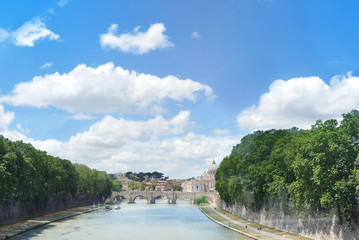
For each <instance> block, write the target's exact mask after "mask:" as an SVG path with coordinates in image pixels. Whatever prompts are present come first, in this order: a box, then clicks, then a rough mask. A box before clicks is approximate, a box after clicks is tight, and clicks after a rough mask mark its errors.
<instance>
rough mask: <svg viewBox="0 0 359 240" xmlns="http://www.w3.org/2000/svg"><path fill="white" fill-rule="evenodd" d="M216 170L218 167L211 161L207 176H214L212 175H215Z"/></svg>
mask: <svg viewBox="0 0 359 240" xmlns="http://www.w3.org/2000/svg"><path fill="white" fill-rule="evenodd" d="M217 169H218V165H217V164H216V162H215V161H214V160H213V162H212V164H211V165H209V168H208V174H209V175H214V174H216V172H217Z"/></svg>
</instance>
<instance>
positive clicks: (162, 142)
mask: <svg viewBox="0 0 359 240" xmlns="http://www.w3.org/2000/svg"><path fill="white" fill-rule="evenodd" d="M79 135H81V137H79V136H74V137H72V138H71V139H70V141H68V142H60V141H56V140H48V141H37V142H35V143H34V145H35V146H36V147H38V148H39V149H42V150H45V151H47V152H48V153H50V154H53V155H55V156H60V157H62V158H65V159H70V160H71V161H73V162H78V163H84V164H86V165H88V166H89V167H91V168H96V169H99V170H105V171H107V172H118V171H121V172H126V171H137V172H138V171H155V170H156V171H160V172H163V173H165V174H166V175H169V176H171V177H172V178H188V177H192V176H199V175H200V174H201V173H202V172H203V171H204V170H206V169H207V167H208V165H209V163H210V162H211V161H212V159H216V161H217V163H219V162H220V161H221V160H222V159H223V157H225V156H227V155H228V154H230V152H231V150H232V147H233V146H234V145H236V144H238V143H239V142H240V139H241V138H240V137H234V136H222V137H208V136H205V135H196V134H194V133H188V134H187V135H185V136H183V137H179V136H167V137H165V138H164V139H163V138H153V137H150V138H149V139H142V140H141V139H137V138H134V137H133V136H131V137H130V138H128V137H125V138H126V140H123V139H122V138H123V136H120V135H122V134H119V135H115V136H113V134H112V132H106V131H98V132H92V134H89V132H84V133H81V134H79ZM100 139H101V140H105V141H100Z"/></svg>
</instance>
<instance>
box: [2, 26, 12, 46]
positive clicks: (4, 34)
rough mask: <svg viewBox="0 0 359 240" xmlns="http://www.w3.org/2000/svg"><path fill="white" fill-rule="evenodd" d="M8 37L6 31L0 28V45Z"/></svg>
mask: <svg viewBox="0 0 359 240" xmlns="http://www.w3.org/2000/svg"><path fill="white" fill-rule="evenodd" d="M9 36H10V34H9V33H8V31H6V30H5V29H2V28H0V43H1V42H4V41H5V40H6V39H7V38H8V37H9Z"/></svg>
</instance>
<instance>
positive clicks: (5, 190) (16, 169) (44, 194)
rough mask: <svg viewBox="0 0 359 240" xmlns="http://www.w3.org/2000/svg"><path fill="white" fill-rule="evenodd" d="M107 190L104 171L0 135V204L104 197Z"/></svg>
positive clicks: (109, 192) (109, 186) (107, 177)
mask: <svg viewBox="0 0 359 240" xmlns="http://www.w3.org/2000/svg"><path fill="white" fill-rule="evenodd" d="M111 191H112V179H111V178H110V176H109V175H107V174H106V173H105V172H100V171H97V170H95V169H90V168H88V167H87V166H85V165H82V164H72V163H71V162H70V161H68V160H64V159H60V158H57V157H53V156H50V155H47V154H46V152H43V151H39V150H37V149H35V148H34V147H33V146H31V145H30V144H25V143H23V142H21V141H17V142H12V141H10V140H8V139H5V138H4V137H2V136H0V204H4V203H6V204H8V203H11V202H14V201H17V200H23V201H27V202H31V201H35V202H39V201H46V200H48V199H49V198H54V197H57V198H58V197H63V198H66V197H68V196H73V197H90V196H91V197H100V198H103V199H105V198H106V197H109V196H110V195H111Z"/></svg>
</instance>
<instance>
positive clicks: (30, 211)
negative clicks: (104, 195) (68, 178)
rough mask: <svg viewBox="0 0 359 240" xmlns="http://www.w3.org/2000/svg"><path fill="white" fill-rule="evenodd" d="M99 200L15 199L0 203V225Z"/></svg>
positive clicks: (90, 198) (71, 198)
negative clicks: (32, 200) (27, 200)
mask: <svg viewBox="0 0 359 240" xmlns="http://www.w3.org/2000/svg"><path fill="white" fill-rule="evenodd" d="M94 202H95V203H97V202H101V203H102V200H101V199H100V198H97V197H87V198H73V197H67V198H65V199H64V198H62V197H61V198H56V199H50V200H47V201H42V202H30V203H28V202H23V201H16V202H13V203H10V204H3V205H0V225H2V224H6V223H10V222H14V221H17V220H20V219H23V218H28V217H32V216H37V215H42V214H47V213H50V212H55V211H62V210H65V209H69V208H75V207H82V206H87V205H92V204H93V203H94Z"/></svg>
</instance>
